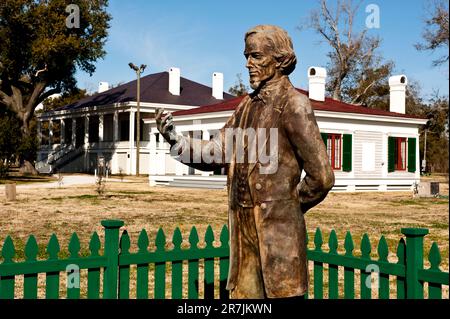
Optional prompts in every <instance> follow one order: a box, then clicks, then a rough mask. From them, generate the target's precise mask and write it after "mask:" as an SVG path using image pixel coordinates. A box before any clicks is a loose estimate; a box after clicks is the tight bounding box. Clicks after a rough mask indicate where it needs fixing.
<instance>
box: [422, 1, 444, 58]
mask: <svg viewBox="0 0 450 319" xmlns="http://www.w3.org/2000/svg"><path fill="white" fill-rule="evenodd" d="M428 7H429V8H432V9H431V10H429V11H428V14H429V17H428V18H426V19H425V28H424V31H423V34H422V37H423V40H424V42H422V43H417V44H416V45H415V47H416V49H417V50H420V51H423V50H431V51H435V50H436V49H438V48H447V50H446V53H445V54H444V55H442V56H441V57H439V58H438V59H437V60H434V61H433V66H439V65H442V64H444V63H445V62H447V61H448V40H449V33H448V26H449V18H448V1H442V0H441V1H436V0H435V1H433V2H430V5H429V6H428Z"/></svg>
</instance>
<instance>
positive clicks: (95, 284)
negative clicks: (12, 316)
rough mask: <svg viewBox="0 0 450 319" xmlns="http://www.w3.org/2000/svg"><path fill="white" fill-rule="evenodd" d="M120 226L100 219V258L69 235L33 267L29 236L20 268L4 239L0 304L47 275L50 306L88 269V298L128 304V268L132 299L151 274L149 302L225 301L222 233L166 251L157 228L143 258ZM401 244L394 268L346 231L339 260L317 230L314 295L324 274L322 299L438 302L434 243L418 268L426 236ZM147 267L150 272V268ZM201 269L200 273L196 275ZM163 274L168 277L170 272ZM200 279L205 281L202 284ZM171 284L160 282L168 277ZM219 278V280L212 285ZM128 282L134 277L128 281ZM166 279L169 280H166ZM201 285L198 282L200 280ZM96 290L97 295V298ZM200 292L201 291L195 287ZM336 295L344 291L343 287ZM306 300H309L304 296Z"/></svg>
mask: <svg viewBox="0 0 450 319" xmlns="http://www.w3.org/2000/svg"><path fill="white" fill-rule="evenodd" d="M123 224H124V223H123V222H122V221H118V220H106V221H103V222H102V226H103V227H104V229H105V243H104V249H103V255H100V253H99V252H100V249H101V242H100V239H99V236H98V234H97V233H95V232H94V234H93V235H92V237H91V240H90V243H89V251H90V254H89V256H86V257H81V256H80V242H79V239H78V236H77V235H76V233H74V234H73V235H72V237H71V240H70V242H69V246H68V251H69V256H68V257H67V258H64V259H60V258H58V254H59V252H60V246H59V243H58V239H57V238H56V236H55V235H52V236H51V238H50V241H49V243H48V245H47V249H46V251H47V253H48V256H49V257H48V258H47V259H46V260H38V259H37V255H38V244H37V242H36V239H35V237H34V236H30V237H29V239H28V241H27V243H26V245H25V251H24V253H25V261H21V262H16V261H14V258H15V257H16V251H15V248H14V244H13V241H12V239H11V238H10V237H9V236H8V237H7V238H6V239H5V241H4V244H3V246H2V250H1V255H0V257H1V258H2V259H3V262H2V263H0V299H12V298H14V297H15V296H16V295H17V294H16V292H17V289H16V288H17V287H16V286H17V278H16V277H17V276H21V275H23V277H24V279H23V297H24V298H26V299H34V298H37V297H38V274H45V297H46V298H47V299H56V298H60V297H63V296H60V289H61V287H62V286H63V285H62V284H61V282H60V278H61V274H65V273H67V271H68V269H72V268H71V267H73V266H74V265H75V266H76V269H78V270H81V269H84V270H87V293H86V297H87V298H88V299H98V298H100V297H102V298H106V299H116V298H120V299H129V298H130V290H131V285H130V283H131V282H130V281H131V279H132V276H131V272H130V270H131V267H135V268H136V288H135V289H136V291H135V294H136V298H138V299H147V298H149V274H150V273H153V274H152V275H153V277H152V278H153V279H154V298H155V299H156V298H158V299H164V298H165V297H166V295H169V294H170V296H171V298H173V299H181V298H182V297H183V291H186V290H187V297H188V298H189V299H197V298H199V297H200V295H199V291H200V290H203V297H204V298H205V299H209V298H210V299H212V298H214V297H215V291H216V290H217V291H218V296H219V298H221V299H228V296H229V295H228V292H227V291H226V289H225V286H226V279H227V275H228V266H229V244H228V242H229V234H228V229H227V227H226V226H224V227H223V228H222V230H221V233H220V236H219V237H220V246H219V247H215V246H214V245H213V243H214V240H215V236H214V233H213V230H212V228H211V226H209V227H208V228H207V231H206V233H205V238H204V243H205V245H204V246H205V247H203V248H200V247H199V245H198V244H199V242H200V240H199V236H198V233H197V230H196V228H195V227H193V228H192V230H191V232H190V235H189V239H188V241H189V244H190V246H189V248H187V249H184V248H182V247H181V244H182V242H183V238H182V234H181V231H180V229H179V228H176V229H175V231H174V233H173V237H172V239H171V244H172V245H173V248H172V249H166V245H167V244H168V241H167V238H166V236H165V234H164V231H163V230H162V229H159V231H158V233H157V236H156V239H155V247H156V249H155V250H154V251H149V239H148V235H147V233H146V231H145V230H142V231H141V233H140V234H139V238H138V242H137V248H138V249H137V252H135V253H131V252H130V237H129V235H128V233H127V231H126V230H124V231H123V232H122V234H120V232H119V230H120V227H122V226H123ZM402 233H403V235H404V236H405V238H406V241H405V239H403V238H402V239H400V241H399V243H398V247H397V257H398V258H397V259H398V261H397V262H396V263H390V262H389V261H388V254H389V250H388V245H387V242H386V240H385V238H384V237H383V236H382V237H381V239H380V240H379V243H378V248H377V252H378V258H377V259H373V258H371V249H372V248H371V243H370V240H369V237H368V236H367V234H365V235H364V236H363V238H362V240H361V247H360V248H361V249H360V251H361V256H355V255H354V253H353V251H354V243H353V239H352V236H351V234H350V232H347V235H346V237H345V241H344V249H345V253H343V254H340V253H338V240H337V235H336V233H335V231H334V230H333V231H332V232H331V234H330V236H329V242H328V251H324V250H323V249H322V246H323V239H322V233H321V231H320V229H317V230H316V233H315V236H314V248H313V249H308V253H307V256H308V260H309V261H311V262H312V263H313V264H314V266H313V272H312V275H313V281H312V283H313V289H312V290H313V296H309V297H310V298H311V297H314V298H315V299H322V298H323V297H324V290H325V289H326V283H325V282H324V273H325V272H328V282H327V284H328V287H327V288H328V298H330V299H334V298H340V297H344V298H347V299H353V298H355V291H356V286H357V285H358V284H359V287H358V288H359V292H360V297H361V298H362V299H370V298H371V295H372V290H373V289H377V290H378V297H379V298H384V299H387V298H397V299H404V298H407V299H423V298H424V288H425V287H424V283H428V298H431V299H441V298H442V290H443V286H448V285H449V273H448V272H443V271H441V270H440V268H439V265H440V263H441V256H440V252H439V249H438V246H437V244H436V243H433V244H432V246H431V249H430V252H429V254H428V260H429V262H430V267H429V268H428V269H424V258H423V257H424V256H423V238H424V236H425V235H426V234H428V230H427V229H419V228H403V229H402ZM183 264H187V280H186V282H187V287H184V286H183ZM150 266H152V267H151V268H152V269H151V268H150ZM202 266H203V271H200V268H201V267H202ZM339 267H343V270H344V278H343V279H344V280H343V283H342V282H339V275H338V273H339ZM169 268H170V269H171V271H168V270H169ZM355 270H358V271H359V277H360V282H359V283H355V278H356V274H355ZM372 272H378V287H376V286H373V285H372V283H371V275H372ZM200 273H202V276H203V278H200ZM167 276H168V277H169V278H166V277H167ZM216 277H218V280H215V278H216ZM390 277H392V278H395V282H396V295H395V296H393V295H392V294H390V285H389V279H390ZM133 279H134V278H133ZM166 279H167V280H166ZM200 279H201V280H200ZM168 281H169V282H170V283H171V291H167V287H166V283H167V282H168ZM101 283H103V287H102V288H103V289H102V292H101ZM200 285H202V287H200ZM340 285H343V292H344V294H343V296H340V295H339V287H340ZM341 288H342V286H341ZM65 291H66V296H64V297H67V298H69V299H78V298H80V297H81V296H80V286H79V285H67V289H65ZM307 297H308V296H307Z"/></svg>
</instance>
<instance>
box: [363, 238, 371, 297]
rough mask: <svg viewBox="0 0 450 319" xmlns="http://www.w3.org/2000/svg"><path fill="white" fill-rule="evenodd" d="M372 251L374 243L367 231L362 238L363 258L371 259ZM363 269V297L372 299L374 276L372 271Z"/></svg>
mask: <svg viewBox="0 0 450 319" xmlns="http://www.w3.org/2000/svg"><path fill="white" fill-rule="evenodd" d="M371 251H372V245H371V244H370V239H369V236H368V235H367V233H365V234H364V235H363V237H362V239H361V259H366V260H371V258H370V252H371ZM366 270H367V268H366V269H361V299H372V280H371V279H372V278H371V272H368V271H366Z"/></svg>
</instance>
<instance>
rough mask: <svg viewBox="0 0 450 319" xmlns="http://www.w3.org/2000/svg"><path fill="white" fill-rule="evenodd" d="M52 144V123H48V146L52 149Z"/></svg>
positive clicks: (50, 121)
mask: <svg viewBox="0 0 450 319" xmlns="http://www.w3.org/2000/svg"><path fill="white" fill-rule="evenodd" d="M52 144H53V121H52V120H49V121H48V146H49V147H50V148H52Z"/></svg>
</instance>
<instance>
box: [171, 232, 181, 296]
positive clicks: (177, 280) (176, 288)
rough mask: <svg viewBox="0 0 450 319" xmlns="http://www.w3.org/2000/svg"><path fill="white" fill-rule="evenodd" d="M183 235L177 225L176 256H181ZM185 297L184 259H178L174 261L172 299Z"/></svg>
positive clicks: (174, 238)
mask: <svg viewBox="0 0 450 319" xmlns="http://www.w3.org/2000/svg"><path fill="white" fill-rule="evenodd" d="M182 242H183V236H182V235H181V231H180V229H179V228H178V227H177V228H175V231H174V232H173V237H172V243H173V246H174V247H173V250H172V252H173V254H174V257H179V255H180V252H181V243H182ZM181 298H183V261H181V260H177V261H173V262H172V299H181Z"/></svg>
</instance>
